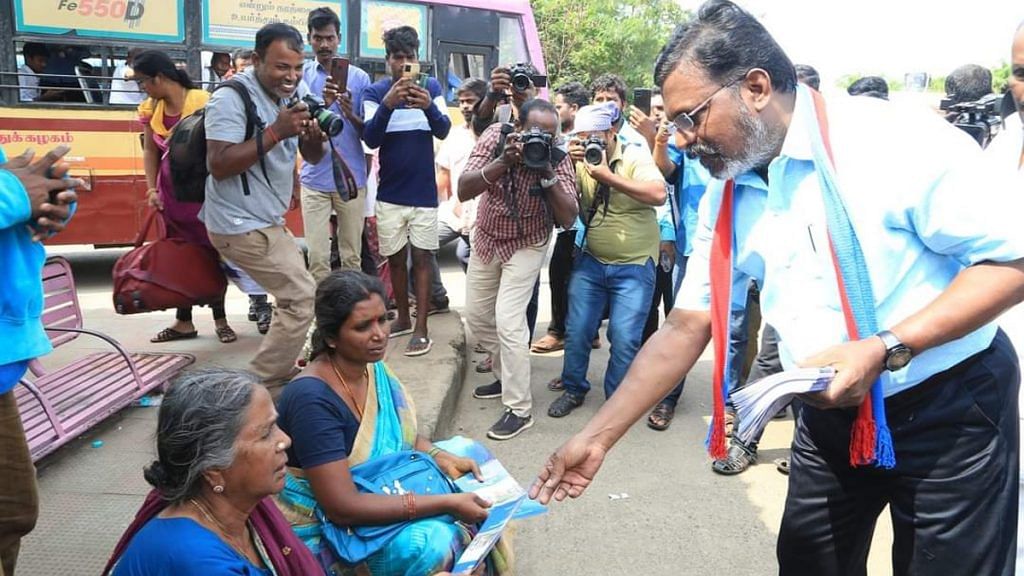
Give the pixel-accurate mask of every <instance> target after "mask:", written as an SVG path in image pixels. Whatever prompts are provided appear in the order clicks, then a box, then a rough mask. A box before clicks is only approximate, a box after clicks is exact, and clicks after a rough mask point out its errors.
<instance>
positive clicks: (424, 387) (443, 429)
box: [387, 310, 466, 440]
mask: <svg viewBox="0 0 1024 576" xmlns="http://www.w3.org/2000/svg"><path fill="white" fill-rule="evenodd" d="M429 326H430V337H431V338H432V339H433V340H434V348H433V350H431V351H430V353H428V354H426V355H424V356H420V357H417V358H408V357H406V356H404V355H403V354H402V350H403V349H404V348H405V344H406V342H408V337H405V336H403V337H399V338H396V339H394V340H393V341H392V343H391V345H390V346H389V349H388V356H387V363H388V366H389V367H390V368H391V370H393V371H394V373H395V375H396V376H398V378H399V379H400V380H401V381H402V384H403V385H404V386H405V389H406V390H407V391H408V392H409V395H411V396H412V398H413V402H414V403H415V405H416V416H417V420H418V422H419V433H420V434H422V435H423V437H424V438H430V439H432V440H433V439H437V438H444V437H447V436H448V435H449V434H450V432H451V428H452V420H453V416H454V415H455V408H456V406H457V404H458V398H459V393H460V392H461V391H462V382H463V379H464V378H463V377H464V375H465V370H466V329H465V325H464V323H463V321H462V316H461V315H459V313H458V312H455V311H454V310H453V311H452V312H450V313H448V314H437V315H435V316H431V317H430V323H429Z"/></svg>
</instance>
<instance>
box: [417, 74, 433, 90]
mask: <svg viewBox="0 0 1024 576" xmlns="http://www.w3.org/2000/svg"><path fill="white" fill-rule="evenodd" d="M428 79H430V76H428V75H426V74H423V73H420V74H419V75H418V76H417V77H416V85H417V86H419V87H420V88H423V89H424V90H426V89H427V80H428Z"/></svg>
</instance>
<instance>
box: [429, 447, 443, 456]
mask: <svg viewBox="0 0 1024 576" xmlns="http://www.w3.org/2000/svg"><path fill="white" fill-rule="evenodd" d="M440 451H441V449H440V448H438V447H437V446H434V447H433V448H431V449H430V450H428V451H427V456H430V457H431V458H433V457H435V456H437V454H438V452H440Z"/></svg>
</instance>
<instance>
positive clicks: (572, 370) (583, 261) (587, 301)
mask: <svg viewBox="0 0 1024 576" xmlns="http://www.w3.org/2000/svg"><path fill="white" fill-rule="evenodd" d="M620 114H621V112H620V108H619V107H618V106H617V105H616V104H615V103H614V102H604V103H602V104H593V105H590V106H585V107H584V108H583V109H581V110H580V111H579V113H578V114H576V125H575V132H574V134H573V135H574V138H573V139H572V140H571V141H570V142H569V155H570V156H571V157H572V159H573V160H574V161H575V162H576V186H577V189H578V190H579V192H580V206H581V207H582V208H581V210H582V213H581V214H580V218H581V220H582V221H583V226H584V229H583V233H582V236H583V240H582V244H583V246H582V250H581V252H580V253H579V254H578V255H577V257H576V262H575V264H574V267H573V272H572V278H571V280H570V281H569V317H568V321H567V324H566V337H565V359H564V362H563V365H562V383H563V386H564V389H565V391H564V392H563V393H562V395H561V396H560V397H558V399H556V400H555V401H554V402H553V403H552V404H551V406H550V407H549V408H548V416H551V417H553V418H561V417H563V416H567V415H568V414H569V413H570V412H572V411H573V410H575V409H576V408H578V407H579V406H581V405H582V404H583V398H584V396H585V395H586V394H587V392H588V391H589V390H590V383H589V382H587V379H586V374H587V366H588V365H589V363H590V351H591V342H592V341H593V339H594V337H595V336H597V330H598V327H599V326H600V324H601V319H602V315H603V313H604V310H605V309H606V308H608V309H610V316H609V319H608V320H609V321H608V340H609V341H610V342H611V355H610V358H609V360H608V366H607V368H606V369H605V379H604V392H605V396H606V397H610V396H611V395H612V394H613V393H614V392H615V390H616V388H618V386H619V382H621V381H622V378H623V376H625V374H626V368H628V367H629V364H630V363H631V362H632V361H633V358H634V357H635V356H636V353H637V351H638V350H639V349H640V339H641V337H642V336H643V330H644V325H645V324H646V322H647V313H648V310H649V308H650V305H651V298H652V296H653V294H654V278H655V270H654V266H655V261H656V260H657V259H658V247H659V238H660V233H659V229H658V221H657V216H656V214H655V207H657V206H661V205H663V204H664V203H665V198H666V195H665V180H664V177H663V176H662V175H661V172H660V171H659V170H658V167H657V166H656V165H655V164H654V160H653V159H652V158H651V154H650V152H648V151H647V149H646V147H639V146H628V145H623V144H622V143H621V142H619V133H618V129H617V125H618V120H619V116H620Z"/></svg>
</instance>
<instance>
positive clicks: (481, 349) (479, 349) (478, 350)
mask: <svg viewBox="0 0 1024 576" xmlns="http://www.w3.org/2000/svg"><path fill="white" fill-rule="evenodd" d="M473 352H476V353H477V354H487V348H484V345H483V344H481V343H479V342H477V343H476V346H474V347H473Z"/></svg>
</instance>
